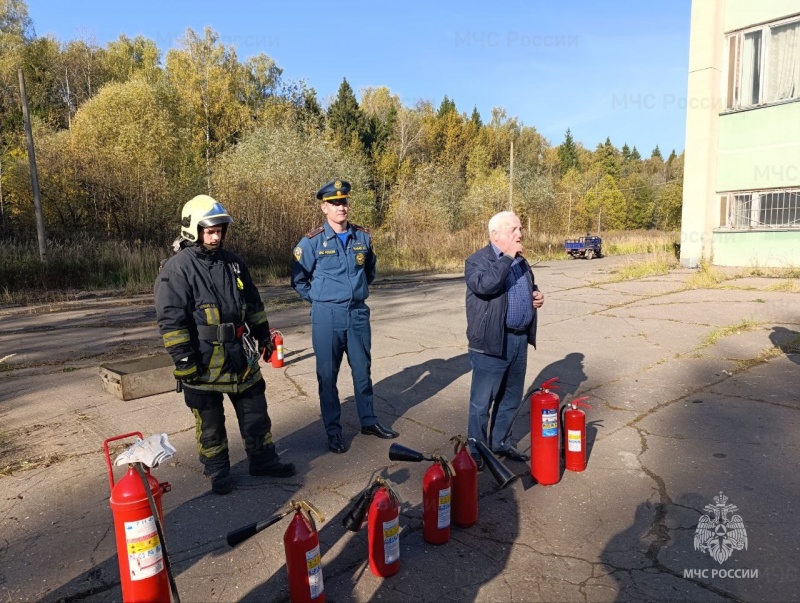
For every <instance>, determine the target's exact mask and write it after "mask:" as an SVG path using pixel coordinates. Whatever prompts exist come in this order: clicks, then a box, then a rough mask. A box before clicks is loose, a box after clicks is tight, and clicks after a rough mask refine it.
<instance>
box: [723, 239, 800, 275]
mask: <svg viewBox="0 0 800 603" xmlns="http://www.w3.org/2000/svg"><path fill="white" fill-rule="evenodd" d="M711 240H712V249H713V253H714V264H715V265H717V266H744V267H757V266H758V267H762V268H789V267H797V266H800V230H795V231H762V230H759V231H747V232H744V231H725V230H717V231H714V234H713V235H712V239H711Z"/></svg>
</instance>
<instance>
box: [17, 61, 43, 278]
mask: <svg viewBox="0 0 800 603" xmlns="http://www.w3.org/2000/svg"><path fill="white" fill-rule="evenodd" d="M17 73H18V74H19V93H20V96H21V97H22V118H23V120H24V121H25V136H26V138H27V141H28V164H29V165H30V172H31V188H33V208H34V210H35V212H36V234H37V235H38V237H39V259H40V260H41V262H42V264H46V263H47V233H46V231H45V229H44V215H43V214H42V197H41V195H40V194H39V174H38V173H37V171H36V152H35V151H34V148H33V130H31V116H30V114H29V113H28V94H27V93H26V92H25V76H24V75H22V69H17Z"/></svg>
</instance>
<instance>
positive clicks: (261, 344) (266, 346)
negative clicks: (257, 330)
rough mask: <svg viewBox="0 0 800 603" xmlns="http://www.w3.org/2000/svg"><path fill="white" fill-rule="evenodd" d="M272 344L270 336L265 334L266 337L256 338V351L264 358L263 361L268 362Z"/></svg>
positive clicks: (272, 347)
mask: <svg viewBox="0 0 800 603" xmlns="http://www.w3.org/2000/svg"><path fill="white" fill-rule="evenodd" d="M273 349H274V346H273V345H272V338H271V337H270V336H269V335H267V338H266V339H259V340H258V352H259V355H260V356H261V357H262V358H263V359H264V362H269V358H270V356H272V350H273Z"/></svg>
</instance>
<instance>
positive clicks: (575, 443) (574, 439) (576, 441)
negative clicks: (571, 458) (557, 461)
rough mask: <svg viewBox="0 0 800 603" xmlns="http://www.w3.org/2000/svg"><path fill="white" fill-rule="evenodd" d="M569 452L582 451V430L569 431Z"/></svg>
mask: <svg viewBox="0 0 800 603" xmlns="http://www.w3.org/2000/svg"><path fill="white" fill-rule="evenodd" d="M567 450H569V451H570V452H580V451H581V432H580V430H575V429H568V430H567Z"/></svg>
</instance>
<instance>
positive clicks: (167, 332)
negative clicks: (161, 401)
mask: <svg viewBox="0 0 800 603" xmlns="http://www.w3.org/2000/svg"><path fill="white" fill-rule="evenodd" d="M155 305H156V320H157V321H158V328H159V331H160V333H161V336H162V338H163V340H164V347H166V349H167V352H169V354H170V356H171V357H172V360H173V361H174V362H175V363H176V364H178V363H179V362H181V361H182V360H183V359H184V358H189V359H190V361H192V362H194V363H195V364H197V365H198V366H199V367H200V370H201V371H202V374H201V377H200V382H199V383H197V384H194V383H193V384H192V385H191V386H190V387H192V388H196V389H204V390H214V391H221V392H242V391H245V390H246V389H248V388H250V387H251V386H252V385H253V384H254V383H256V382H258V381H259V380H260V379H261V378H262V377H261V372H260V371H259V369H258V368H256V369H251V370H250V371H248V365H247V358H246V356H245V353H244V348H243V346H242V340H241V328H240V327H242V326H243V325H244V324H245V323H246V324H248V325H249V326H250V330H251V334H252V335H253V337H255V338H256V339H259V340H264V339H265V338H267V337H269V322H268V321H267V315H266V312H265V311H264V304H263V303H262V301H261V296H260V295H259V293H258V290H257V289H256V287H255V285H254V284H253V281H252V279H251V278H250V273H249V272H248V270H247V267H246V266H245V265H244V262H242V260H241V259H240V258H239V257H238V256H237V255H236V254H234V253H231V252H229V251H227V250H225V249H220V250H217V251H214V252H208V251H205V250H204V249H203V248H202V247H198V246H191V247H187V248H185V249H182V250H181V251H179V252H178V253H177V254H175V255H174V256H173V257H172V258H170V259H169V260H168V261H167V262H166V263H165V264H164V267H163V268H162V269H161V272H160V273H159V275H158V278H157V279H156V284H155ZM224 323H230V324H231V326H232V327H233V329H236V328H239V337H235V336H234V337H222V339H223V340H222V341H221V340H220V337H212V336H210V335H211V333H216V332H217V331H218V330H219V331H220V333H221V332H225V331H227V332H230V331H231V329H230V328H228V329H225V328H223V329H213V328H212V329H211V330H209V329H202V330H203V331H204V335H205V336H201V335H199V334H198V326H201V327H203V326H212V327H213V326H216V325H221V324H224Z"/></svg>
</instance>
